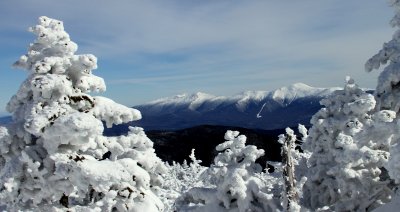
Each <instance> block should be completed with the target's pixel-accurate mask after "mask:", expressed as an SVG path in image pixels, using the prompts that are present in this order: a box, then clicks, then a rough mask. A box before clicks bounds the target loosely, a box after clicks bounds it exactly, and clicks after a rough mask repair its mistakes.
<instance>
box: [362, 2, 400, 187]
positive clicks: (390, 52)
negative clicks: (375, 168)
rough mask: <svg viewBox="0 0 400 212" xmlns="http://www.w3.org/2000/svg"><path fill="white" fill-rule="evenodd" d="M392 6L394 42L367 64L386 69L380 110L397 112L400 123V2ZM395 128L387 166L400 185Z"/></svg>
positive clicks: (382, 76)
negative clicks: (394, 30)
mask: <svg viewBox="0 0 400 212" xmlns="http://www.w3.org/2000/svg"><path fill="white" fill-rule="evenodd" d="M390 3H391V6H392V7H393V8H394V10H395V16H394V17H393V18H392V20H391V22H390V24H391V25H392V26H393V27H395V28H397V30H396V32H395V33H394V35H393V37H392V40H390V41H389V42H387V43H384V44H383V48H382V49H381V50H380V51H379V52H378V53H377V54H376V55H374V56H373V57H371V58H370V59H369V60H368V61H367V63H366V64H365V69H366V70H367V71H372V70H373V69H379V68H380V66H381V65H385V64H387V65H386V66H385V68H384V69H383V71H382V72H381V73H380V75H379V78H378V84H377V87H376V90H375V96H376V99H377V103H378V105H377V109H378V110H393V111H395V113H396V115H397V118H396V121H397V123H400V122H399V118H398V117H399V114H400V29H399V28H400V1H398V0H391V1H390ZM398 125H399V124H397V126H395V130H394V132H393V133H392V134H393V136H394V138H393V139H392V142H391V144H390V158H389V162H388V164H387V165H386V168H387V170H388V171H389V175H390V177H391V178H392V179H394V180H395V182H396V183H397V184H399V183H400V163H399V159H400V158H399V156H398V155H399V153H400V144H399V143H400V142H399V141H400V137H399V134H400V133H399V131H400V126H398Z"/></svg>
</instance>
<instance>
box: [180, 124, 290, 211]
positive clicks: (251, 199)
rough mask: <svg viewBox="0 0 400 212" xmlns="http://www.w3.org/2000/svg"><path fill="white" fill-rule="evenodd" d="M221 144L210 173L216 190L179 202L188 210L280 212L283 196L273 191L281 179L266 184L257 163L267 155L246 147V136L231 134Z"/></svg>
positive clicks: (202, 191) (198, 190)
mask: <svg viewBox="0 0 400 212" xmlns="http://www.w3.org/2000/svg"><path fill="white" fill-rule="evenodd" d="M225 140H226V141H225V142H224V143H222V144H219V145H218V146H217V147H216V150H217V151H219V152H220V153H218V155H217V156H216V157H215V159H214V164H212V165H211V167H210V168H209V169H208V170H207V173H206V174H207V175H208V180H209V182H210V183H211V184H212V185H213V186H212V187H195V188H192V189H190V190H189V191H188V192H186V193H185V194H183V196H182V197H181V198H180V199H179V201H178V202H177V205H178V208H179V209H181V210H184V211H240V212H245V211H260V212H261V211H279V210H282V207H281V205H280V201H279V197H277V196H275V195H274V194H273V192H272V190H273V189H274V186H275V185H279V183H277V182H279V181H280V179H277V178H273V177H270V178H269V180H268V181H263V179H262V178H260V176H261V175H257V174H259V173H261V172H262V168H261V166H260V165H259V164H257V163H255V161H256V160H257V158H259V157H261V156H262V155H264V150H259V149H257V148H256V147H255V146H253V145H247V146H246V136H244V135H239V132H237V131H227V132H226V134H225Z"/></svg>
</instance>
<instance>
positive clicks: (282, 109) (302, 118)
mask: <svg viewBox="0 0 400 212" xmlns="http://www.w3.org/2000/svg"><path fill="white" fill-rule="evenodd" d="M338 89H340V88H314V87H311V86H308V85H306V84H303V83H295V84H293V85H290V86H287V87H282V88H279V89H276V90H273V91H246V92H243V93H241V94H238V95H236V96H232V97H225V96H214V95H211V94H206V93H201V92H198V93H195V94H191V95H188V94H181V95H176V96H173V97H167V98H162V99H158V100H155V101H151V102H149V103H146V104H143V105H138V106H135V108H136V109H139V110H140V111H141V112H142V116H143V119H142V120H140V121H138V122H135V123H134V125H139V126H141V127H144V128H145V129H146V130H177V129H184V128H189V127H193V126H198V125H222V126H237V127H244V128H249V129H266V130H273V129H282V128H285V127H287V126H295V125H297V124H298V123H302V124H305V125H309V120H310V118H311V116H312V115H313V114H314V113H315V112H317V111H318V110H319V109H320V108H321V106H320V104H319V101H320V100H321V99H322V98H324V97H326V96H328V95H330V94H331V93H332V92H333V91H335V90H338Z"/></svg>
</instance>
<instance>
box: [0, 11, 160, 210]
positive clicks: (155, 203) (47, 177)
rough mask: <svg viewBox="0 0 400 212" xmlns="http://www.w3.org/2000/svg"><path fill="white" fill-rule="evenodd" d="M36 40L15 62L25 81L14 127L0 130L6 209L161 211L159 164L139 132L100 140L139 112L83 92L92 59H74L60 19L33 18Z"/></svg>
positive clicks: (97, 81)
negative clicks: (110, 130)
mask: <svg viewBox="0 0 400 212" xmlns="http://www.w3.org/2000/svg"><path fill="white" fill-rule="evenodd" d="M29 31H31V32H32V33H34V34H35V35H36V36H37V38H36V40H35V41H34V42H33V43H31V44H30V46H29V49H28V53H27V54H25V55H23V56H21V58H20V59H19V60H18V61H17V62H16V63H15V64H14V65H15V66H16V67H18V68H22V69H25V70H27V71H28V74H29V76H28V77H27V79H26V80H25V81H24V82H23V83H22V85H21V86H20V89H19V90H18V92H17V93H16V94H15V95H14V96H13V97H12V98H11V100H10V101H9V103H8V105H7V110H8V111H9V112H10V113H12V114H13V123H12V124H11V125H9V126H8V127H7V128H4V127H1V128H0V147H1V150H0V151H1V153H2V154H1V155H0V165H1V170H0V187H1V188H2V189H1V190H0V202H1V203H2V204H6V206H7V210H9V211H17V210H23V211H25V210H35V211H65V210H68V211H113V210H118V211H162V210H163V203H162V202H161V201H160V199H159V198H158V197H157V195H156V190H157V189H158V187H159V186H161V184H162V180H163V179H162V174H163V173H164V172H165V166H164V164H163V163H162V162H161V160H160V159H159V158H158V157H157V156H156V154H155V152H154V149H153V143H152V141H151V140H150V139H149V138H147V136H146V134H145V133H144V131H143V129H141V128H138V127H130V128H129V132H128V134H127V135H121V136H116V137H105V136H103V130H104V126H103V123H102V121H104V122H105V123H106V125H107V127H111V126H112V125H113V124H121V123H127V122H130V121H134V120H138V119H140V118H141V114H140V112H139V111H138V110H135V109H132V108H128V107H125V106H123V105H120V104H117V103H115V102H114V101H112V100H110V99H107V98H105V97H100V96H94V97H93V96H91V95H90V94H89V92H99V91H104V90H105V89H106V86H105V83H104V80H103V79H102V78H100V77H98V76H95V75H93V71H94V70H95V69H96V68H97V58H96V57H95V56H94V55H91V54H82V55H75V52H76V51H77V49H78V45H77V44H76V43H74V42H73V41H71V40H70V37H69V35H68V33H66V32H65V31H64V27H63V23H62V22H61V21H58V20H55V19H51V18H48V17H44V16H43V17H40V18H39V24H38V25H36V26H34V27H31V28H30V29H29Z"/></svg>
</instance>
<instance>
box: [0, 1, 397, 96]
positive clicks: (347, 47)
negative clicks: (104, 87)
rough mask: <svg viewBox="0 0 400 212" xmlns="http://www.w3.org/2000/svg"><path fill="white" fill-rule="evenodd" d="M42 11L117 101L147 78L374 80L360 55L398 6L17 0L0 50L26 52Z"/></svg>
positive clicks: (209, 83) (2, 15) (7, 11)
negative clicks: (94, 63) (91, 63)
mask: <svg viewBox="0 0 400 212" xmlns="http://www.w3.org/2000/svg"><path fill="white" fill-rule="evenodd" d="M41 15H47V16H49V17H53V18H58V19H61V20H63V21H64V25H65V28H66V30H67V31H68V32H69V33H70V35H71V37H72V39H73V40H74V41H75V42H77V43H78V45H79V48H80V49H79V52H81V53H93V54H95V55H96V56H98V57H99V62H100V66H99V67H100V70H99V72H98V74H99V75H100V76H102V77H104V78H105V79H106V82H108V83H109V88H110V87H112V88H111V89H109V90H110V91H109V92H108V93H107V95H110V96H111V97H113V96H117V99H116V101H118V98H119V96H121V95H120V94H119V93H118V94H117V92H121V91H122V90H126V89H129V88H130V89H132V90H134V89H138V88H137V87H139V86H144V84H147V85H148V86H147V87H146V90H142V91H143V92H147V93H148V96H146V98H152V97H154V98H159V97H162V96H164V95H168V94H170V93H171V92H175V91H181V90H185V91H187V92H192V91H195V90H196V89H201V90H207V91H210V92H213V93H216V94H225V95H230V94H232V93H236V92H240V91H242V90H250V89H259V90H266V89H272V88H276V87H280V86H285V85H287V84H290V83H293V82H298V81H301V82H305V83H308V84H311V85H314V86H320V87H323V86H340V85H341V84H342V82H343V79H344V77H345V76H346V75H352V76H354V77H355V78H356V80H357V81H358V82H359V83H360V84H362V85H363V86H367V87H374V82H375V79H374V78H376V74H375V73H374V74H372V75H371V74H370V75H367V74H365V73H364V72H363V63H364V61H365V60H366V59H368V57H369V56H371V55H372V54H374V53H375V51H377V50H378V49H379V48H380V46H381V44H382V43H383V42H384V41H386V40H388V39H389V38H390V36H391V33H392V30H391V29H390V27H389V25H388V22H389V19H390V17H391V16H392V12H391V11H390V8H388V7H387V4H386V3H385V2H384V1H376V0H324V1H320V0H305V1H228V0H226V1H212V0H204V1H182V0H169V1H162V0H150V1H131V0H120V1H107V0H98V1H89V0H81V1H59V0H56V1H54V0H38V1H23V0H14V1H1V2H0V45H2V46H6V47H7V49H10V48H12V46H15V49H14V50H13V51H12V52H9V50H7V49H4V48H3V49H1V48H0V55H2V56H7V57H9V56H10V55H12V56H15V54H17V52H20V53H19V54H22V53H24V52H25V51H26V46H27V44H28V43H29V42H30V41H31V40H32V39H33V36H30V35H29V33H26V32H25V29H26V28H27V27H29V26H31V25H34V24H35V23H36V18H37V17H38V16H41ZM19 54H17V55H16V56H15V59H17V57H19ZM7 65H8V64H7ZM102 70H103V72H102ZM107 70H108V71H107ZM96 73H97V72H96ZM7 77H8V75H6V74H4V73H2V72H0V79H1V80H2V79H5V78H7ZM1 82H2V81H0V83H1ZM150 85H152V86H153V87H151V86H150ZM155 85H156V86H155ZM118 86H121V87H118ZM129 86H130V87H129ZM122 87H123V88H124V89H122ZM151 89H160V90H159V91H158V92H154V91H151ZM139 90H140V88H139ZM9 92H15V91H9ZM139 95H140V94H139ZM142 96H144V94H143V95H142ZM138 98H139V99H140V98H141V97H138ZM1 101H2V100H0V104H4V103H3V102H1ZM138 101H139V100H138ZM135 103H136V102H135Z"/></svg>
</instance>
